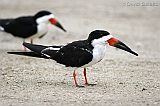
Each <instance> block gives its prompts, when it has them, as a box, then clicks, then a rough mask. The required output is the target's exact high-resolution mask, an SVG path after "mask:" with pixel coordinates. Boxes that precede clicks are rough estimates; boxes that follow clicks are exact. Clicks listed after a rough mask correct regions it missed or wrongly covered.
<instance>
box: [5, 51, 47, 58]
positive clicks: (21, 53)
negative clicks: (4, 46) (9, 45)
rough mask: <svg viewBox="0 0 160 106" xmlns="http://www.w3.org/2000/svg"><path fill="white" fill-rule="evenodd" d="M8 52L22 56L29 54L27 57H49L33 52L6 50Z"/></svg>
mask: <svg viewBox="0 0 160 106" xmlns="http://www.w3.org/2000/svg"><path fill="white" fill-rule="evenodd" d="M7 53H8V54H15V55H22V56H29V57H37V58H44V59H49V58H48V57H46V56H44V55H40V54H37V53H35V52H7Z"/></svg>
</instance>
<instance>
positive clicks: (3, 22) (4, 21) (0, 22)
mask: <svg viewBox="0 0 160 106" xmlns="http://www.w3.org/2000/svg"><path fill="white" fill-rule="evenodd" d="M12 20H13V19H0V31H4V30H5V26H6V25H7V24H8V23H9V22H10V21H12Z"/></svg>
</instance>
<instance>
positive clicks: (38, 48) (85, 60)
mask: <svg viewBox="0 0 160 106" xmlns="http://www.w3.org/2000/svg"><path fill="white" fill-rule="evenodd" d="M107 44H109V45H110V46H113V47H116V48H119V49H122V50H124V51H127V52H129V53H132V54H134V55H136V56H138V54H137V53H135V52H134V51H132V50H131V49H130V48H129V47H128V46H126V45H125V44H124V43H122V42H121V41H119V40H118V39H116V38H114V37H113V36H112V35H111V34H110V33H109V32H107V31H104V30H95V31H93V32H91V33H90V34H89V37H88V39H86V40H79V41H74V42H72V43H69V44H67V45H64V46H42V45H35V44H30V43H25V42H24V43H23V45H24V46H25V47H26V48H28V49H30V50H31V51H32V52H8V53H9V54H17V55H26V56H32V57H39V58H45V59H53V60H55V61H56V62H58V63H60V64H63V65H65V66H66V67H75V69H76V68H79V67H82V68H84V77H85V85H88V81H87V77H86V67H88V66H91V65H94V64H96V63H98V62H100V61H101V60H102V59H103V57H104V56H105V52H106V46H107ZM73 77H74V81H75V85H76V86H78V84H77V81H76V71H75V70H74V73H73Z"/></svg>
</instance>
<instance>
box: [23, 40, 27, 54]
mask: <svg viewBox="0 0 160 106" xmlns="http://www.w3.org/2000/svg"><path fill="white" fill-rule="evenodd" d="M23 42H25V39H23ZM23 48H24V51H25V52H26V51H27V49H26V47H25V46H23Z"/></svg>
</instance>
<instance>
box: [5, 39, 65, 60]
mask: <svg viewBox="0 0 160 106" xmlns="http://www.w3.org/2000/svg"><path fill="white" fill-rule="evenodd" d="M23 46H25V47H26V48H28V49H30V50H31V52H8V53H9V54H16V55H24V56H30V57H38V58H45V59H49V58H51V57H52V56H54V55H55V53H56V52H57V50H59V49H60V48H61V47H62V46H43V45H36V44H31V43H26V42H24V43H23Z"/></svg>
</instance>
